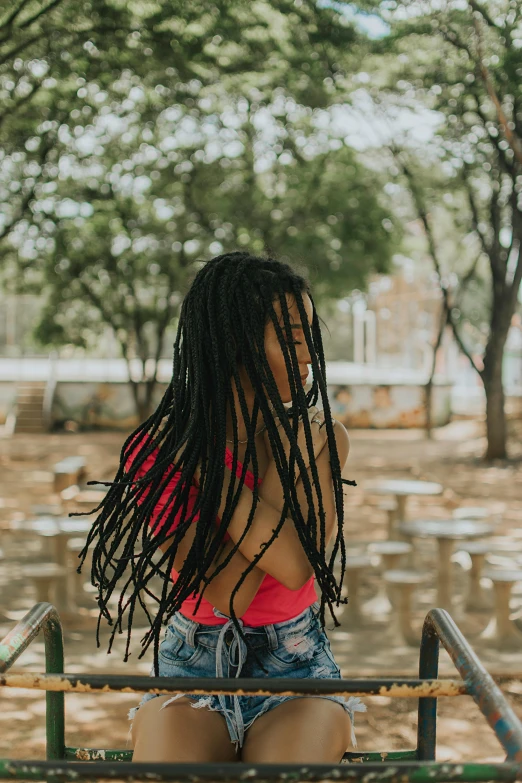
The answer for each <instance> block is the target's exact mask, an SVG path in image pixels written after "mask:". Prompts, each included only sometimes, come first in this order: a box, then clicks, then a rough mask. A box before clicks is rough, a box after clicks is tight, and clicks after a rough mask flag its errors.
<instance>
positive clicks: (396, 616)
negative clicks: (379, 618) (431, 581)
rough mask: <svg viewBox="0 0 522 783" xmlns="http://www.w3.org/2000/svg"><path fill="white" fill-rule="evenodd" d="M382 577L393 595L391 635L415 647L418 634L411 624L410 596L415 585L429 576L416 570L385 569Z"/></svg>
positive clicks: (417, 641)
mask: <svg viewBox="0 0 522 783" xmlns="http://www.w3.org/2000/svg"><path fill="white" fill-rule="evenodd" d="M383 578H384V581H385V583H386V584H387V585H389V587H390V589H391V591H392V595H393V599H392V603H393V609H394V612H393V622H392V625H391V632H392V637H394V638H395V639H396V640H397V641H400V642H401V643H404V642H405V643H406V644H408V645H410V646H412V647H417V646H418V644H419V638H420V635H419V634H417V633H415V631H414V630H413V628H412V625H411V598H412V593H413V591H414V589H415V587H416V586H417V585H421V584H424V583H425V582H427V580H428V578H429V577H428V575H427V574H421V573H419V572H418V571H407V570H403V571H401V570H394V571H386V572H385V573H384V574H383Z"/></svg>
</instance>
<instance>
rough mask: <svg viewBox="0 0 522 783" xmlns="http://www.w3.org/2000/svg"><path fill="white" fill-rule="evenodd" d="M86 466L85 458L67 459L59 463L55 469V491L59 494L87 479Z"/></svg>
mask: <svg viewBox="0 0 522 783" xmlns="http://www.w3.org/2000/svg"><path fill="white" fill-rule="evenodd" d="M86 465H87V462H86V460H85V457H66V458H65V459H62V460H61V461H60V462H57V463H56V464H55V465H54V467H53V475H54V491H55V492H56V493H59V492H61V491H62V490H64V489H66V488H67V487H70V486H71V484H79V483H80V481H82V480H83V479H84V478H85V468H86Z"/></svg>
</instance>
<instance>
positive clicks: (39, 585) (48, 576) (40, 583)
mask: <svg viewBox="0 0 522 783" xmlns="http://www.w3.org/2000/svg"><path fill="white" fill-rule="evenodd" d="M22 574H23V576H24V577H25V579H30V580H31V581H32V583H33V584H34V586H35V589H36V600H37V601H38V603H40V601H48V602H49V603H50V604H53V605H54V604H55V603H56V598H57V588H58V584H59V580H60V578H63V577H64V576H65V574H66V569H65V568H64V567H63V566H59V565H56V563H38V564H35V565H31V566H24V568H23V569H22Z"/></svg>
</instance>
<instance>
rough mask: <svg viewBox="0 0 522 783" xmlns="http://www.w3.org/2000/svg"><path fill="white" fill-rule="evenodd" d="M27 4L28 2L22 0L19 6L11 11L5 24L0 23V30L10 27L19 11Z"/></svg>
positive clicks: (27, 0)
mask: <svg viewBox="0 0 522 783" xmlns="http://www.w3.org/2000/svg"><path fill="white" fill-rule="evenodd" d="M28 2H29V0H22V2H21V3H20V5H19V6H18V7H17V8H14V9H13V10H12V11H11V14H10V15H9V16H8V17H7V19H6V20H5V22H2V24H0V30H4V29H5V28H6V27H11V25H12V24H13V22H14V21H15V19H16V17H17V16H18V15H19V14H20V13H21V11H23V10H24V8H25V6H26V5H27V3H28Z"/></svg>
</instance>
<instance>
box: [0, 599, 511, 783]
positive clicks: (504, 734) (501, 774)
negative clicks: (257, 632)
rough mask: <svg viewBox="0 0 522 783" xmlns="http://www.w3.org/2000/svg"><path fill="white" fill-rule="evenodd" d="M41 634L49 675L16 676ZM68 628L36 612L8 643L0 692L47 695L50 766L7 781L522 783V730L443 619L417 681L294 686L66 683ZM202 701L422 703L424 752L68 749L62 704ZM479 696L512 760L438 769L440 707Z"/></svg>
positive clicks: (426, 636)
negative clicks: (339, 757)
mask: <svg viewBox="0 0 522 783" xmlns="http://www.w3.org/2000/svg"><path fill="white" fill-rule="evenodd" d="M40 630H42V631H43V633H44V640H45V658H46V674H32V673H28V672H22V673H11V672H9V669H10V668H11V666H12V665H13V664H14V663H15V661H16V660H17V659H18V657H19V656H20V655H21V653H22V652H23V651H24V650H25V649H26V648H27V647H28V645H29V644H30V643H31V641H32V640H33V639H34V638H35V637H36V636H37V635H38V633H39V632H40ZM440 643H442V644H443V646H444V647H445V648H446V650H447V651H448V653H449V654H450V656H451V658H452V660H453V662H454V664H455V666H456V668H457V670H458V672H459V673H460V675H461V677H462V680H439V679H437V677H438V658H439V644H440ZM63 669H64V661H63V642H62V629H61V623H60V618H59V616H58V614H57V612H56V610H55V608H54V607H53V606H51V605H50V604H46V603H42V604H37V605H36V606H35V607H33V609H31V611H30V612H28V614H27V615H26V616H25V617H24V618H23V620H21V621H20V622H19V623H18V624H17V625H16V627H15V628H14V629H13V630H12V631H11V632H10V633H9V634H8V635H7V636H6V637H5V639H4V640H3V641H2V642H1V643H0V687H2V686H3V687H16V688H37V689H39V690H45V691H46V692H47V693H46V699H47V714H46V725H47V759H48V760H47V761H45V762H44V761H36V762H35V761H26V760H23V761H13V760H9V759H3V760H2V759H0V780H1V779H11V780H15V779H23V780H55V779H57V778H60V780H67V779H71V780H72V779H74V780H87V779H88V780H93V779H99V778H112V779H119V780H158V781H163V780H165V781H167V780H171V781H172V780H176V781H187V783H188V782H189V781H191V783H194V781H197V780H199V779H201V780H202V781H203V780H212V781H219V782H220V783H221V782H222V781H227V783H228V782H229V781H230V783H232V781H241V780H244V779H245V777H247V778H248V777H255V778H256V780H259V781H276V780H277V781H283V780H285V781H286V780H288V776H289V777H290V778H291V780H292V783H297V781H301V780H302V781H327V780H332V781H333V780H354V779H357V780H358V779H364V780H365V781H369V780H371V781H372V783H381V781H382V783H390V781H397V783H399V781H400V783H406V781H412V782H413V783H432V782H433V783H438V782H439V781H450V780H451V781H453V780H459V781H469V782H470V783H471V782H472V781H474V782H475V783H480V781H489V780H498V781H504V780H505V781H515V780H522V724H521V723H520V721H519V720H518V718H517V716H516V715H515V713H514V712H513V710H512V709H511V707H510V706H509V704H508V702H507V700H506V699H505V697H504V695H503V693H502V692H501V690H500V688H499V687H498V686H497V685H496V684H495V682H494V681H493V679H492V678H491V677H490V675H489V674H488V673H487V671H486V670H485V669H484V667H483V666H482V664H481V663H480V661H479V660H478V658H477V656H476V655H475V653H474V652H473V650H472V649H471V647H470V646H469V645H468V643H467V641H466V639H465V638H464V637H463V636H462V634H461V633H460V631H459V629H458V628H457V626H456V625H455V623H454V622H453V620H452V619H451V617H450V616H449V615H448V613H447V612H445V611H444V610H441V609H434V610H432V611H431V612H429V614H428V615H427V617H426V620H425V622H424V627H423V631H422V640H421V647H420V660H419V678H418V679H413V678H412V679H390V678H387V679H386V678H384V679H356V680H314V679H309V680H296V679H291V678H274V679H271V680H270V681H269V683H267V680H266V679H263V678H255V679H254V678H237V679H236V678H230V679H228V678H221V679H215V678H167V677H160V678H156V679H151V678H150V677H144V676H125V675H91V674H81V675H75V674H65V673H64V671H63ZM101 691H103V692H104V693H107V692H108V691H114V692H122V691H125V692H126V693H129V692H136V693H144V692H150V693H170V692H172V693H197V694H208V693H214V694H238V695H272V694H276V693H277V694H284V695H321V694H334V695H348V694H349V695H370V696H371V695H376V694H379V695H387V696H392V697H402V698H418V699H419V708H418V715H419V719H418V732H417V747H416V748H415V749H413V750H401V751H390V752H386V751H375V752H371V753H353V752H352V753H345V755H344V757H343V762H359V763H357V764H351V763H344V764H336V765H324V764H307V765H306V766H301V765H298V764H281V765H277V764H261V765H257V766H252V765H248V764H243V763H241V762H237V763H234V764H153V763H147V764H144V763H130V762H131V759H132V751H130V750H113V749H96V748H73V747H67V746H66V745H65V722H64V694H65V693H66V692H76V693H80V692H83V693H86V692H88V693H95V692H101ZM458 695H469V696H471V697H472V698H473V699H474V700H475V702H476V703H477V705H478V706H479V709H480V710H481V712H482V713H483V714H484V716H485V717H486V719H487V721H488V723H489V725H490V726H491V727H492V729H493V730H494V732H495V735H496V737H497V738H498V740H499V742H500V743H501V745H502V746H503V747H504V749H505V751H506V754H507V759H506V761H505V762H502V763H498V764H491V763H487V764H481V763H476V762H473V763H464V764H463V763H459V764H438V763H436V762H435V747H436V723H437V698H438V697H440V696H458Z"/></svg>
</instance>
